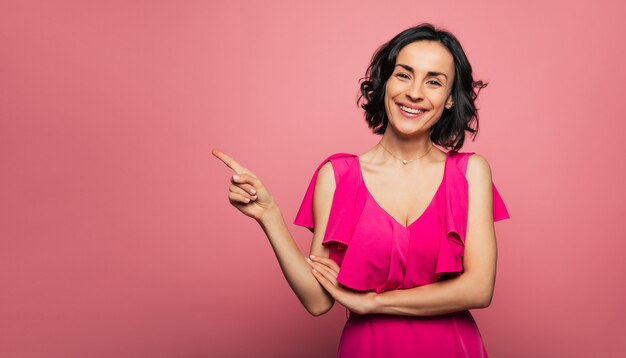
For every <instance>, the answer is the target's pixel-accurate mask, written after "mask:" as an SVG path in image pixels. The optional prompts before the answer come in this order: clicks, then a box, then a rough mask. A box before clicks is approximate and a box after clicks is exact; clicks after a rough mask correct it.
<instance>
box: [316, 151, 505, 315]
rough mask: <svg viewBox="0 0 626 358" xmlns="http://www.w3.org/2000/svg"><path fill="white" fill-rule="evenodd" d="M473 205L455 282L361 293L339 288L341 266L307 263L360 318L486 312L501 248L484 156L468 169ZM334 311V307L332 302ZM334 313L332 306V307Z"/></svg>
mask: <svg viewBox="0 0 626 358" xmlns="http://www.w3.org/2000/svg"><path fill="white" fill-rule="evenodd" d="M466 178H467V181H468V191H469V203H468V219H467V220H468V224H467V233H466V239H465V247H464V256H463V267H464V272H463V273H462V274H461V275H459V276H457V277H454V278H452V279H449V280H445V281H439V282H435V283H432V284H429V285H424V286H419V287H415V288H411V289H404V290H391V291H386V292H382V293H379V294H377V293H375V292H355V291H353V290H349V289H346V288H344V287H342V286H339V284H338V283H337V274H338V272H339V267H338V266H337V264H336V263H335V262H334V261H332V260H330V259H328V258H326V257H319V256H318V257H314V258H312V260H307V261H308V262H309V265H310V266H311V268H312V269H313V270H312V272H313V275H314V277H315V278H316V279H317V281H318V282H319V283H320V285H321V286H322V287H324V289H325V290H326V291H327V292H328V293H329V294H330V296H332V298H333V299H334V300H336V301H338V302H340V303H341V304H343V305H344V306H346V307H347V308H349V309H350V310H352V311H354V312H357V313H362V314H365V313H385V314H397V315H415V316H429V315H438V314H445V313H451V312H456V311H462V310H466V309H474V308H484V307H488V306H489V305H490V303H491V298H492V296H493V291H494V286H495V276H496V261H497V247H496V237H495V229H494V225H493V197H492V195H493V192H492V186H491V185H492V178H491V169H490V167H489V164H488V162H487V160H486V159H484V158H483V157H482V156H480V155H478V154H474V155H472V156H470V158H469V161H468V164H467V172H466ZM330 306H332V303H330ZM328 309H330V307H328Z"/></svg>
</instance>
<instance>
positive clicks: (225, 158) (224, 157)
mask: <svg viewBox="0 0 626 358" xmlns="http://www.w3.org/2000/svg"><path fill="white" fill-rule="evenodd" d="M211 153H212V154H213V155H214V156H216V157H217V158H218V159H219V160H221V161H222V162H224V164H226V165H227V166H228V167H229V168H231V169H232V170H234V171H235V172H236V173H237V174H243V173H246V172H247V173H250V171H249V170H246V168H244V167H243V166H242V165H241V164H239V163H237V162H236V161H235V160H234V159H233V158H231V157H230V156H228V155H226V153H224V152H222V151H220V150H218V149H215V148H214V149H213V150H212V151H211ZM250 174H252V173H250Z"/></svg>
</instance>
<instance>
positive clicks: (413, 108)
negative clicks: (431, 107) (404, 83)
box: [396, 103, 428, 119]
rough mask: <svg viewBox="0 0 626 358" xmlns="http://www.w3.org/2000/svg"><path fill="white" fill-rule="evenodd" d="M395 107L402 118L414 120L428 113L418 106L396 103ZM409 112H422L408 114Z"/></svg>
mask: <svg viewBox="0 0 626 358" xmlns="http://www.w3.org/2000/svg"><path fill="white" fill-rule="evenodd" d="M396 105H397V106H398V109H399V110H400V114H402V116H404V117H405V118H411V119H414V118H417V117H420V116H421V115H423V114H424V113H427V112H428V110H427V109H425V108H423V107H420V106H406V105H404V104H400V103H396ZM403 107H406V108H405V109H403ZM409 110H420V111H422V112H416V113H413V112H414V111H411V112H409Z"/></svg>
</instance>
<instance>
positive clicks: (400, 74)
mask: <svg viewBox="0 0 626 358" xmlns="http://www.w3.org/2000/svg"><path fill="white" fill-rule="evenodd" d="M402 76H404V77H402ZM396 77H400V78H406V79H408V78H409V76H407V75H406V74H405V73H398V74H396Z"/></svg>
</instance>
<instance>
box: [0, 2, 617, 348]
mask: <svg viewBox="0 0 626 358" xmlns="http://www.w3.org/2000/svg"><path fill="white" fill-rule="evenodd" d="M617 3H618V2H617V1H594V2H593V3H588V4H587V5H578V6H577V5H574V4H573V3H572V2H571V1H550V2H547V1H523V2H517V3H511V2H503V1H472V2H453V1H430V2H415V1H395V2H382V1H376V2H370V1H354V0H353V1H339V2H337V1H334V2H330V1H328V2H322V3H318V2H307V3H306V5H294V4H293V2H290V1H280V2H279V1H274V2H252V1H251V2H248V3H237V2H232V1H229V2H225V1H223V2H217V1H213V2H202V1H120V0H116V1H99V2H96V1H55V2H51V1H24V0H20V1H1V2H0V119H1V122H0V356H2V357H226V356H229V357H254V356H267V357H332V356H334V354H335V351H336V349H337V343H338V340H339V337H340V334H341V328H342V327H343V323H344V320H345V310H344V308H343V307H342V306H340V305H339V304H337V305H336V306H335V307H334V308H333V310H332V311H331V312H330V313H329V314H328V315H325V316H321V317H312V316H309V315H308V314H307V313H306V311H305V310H304V308H303V307H302V306H301V305H300V303H299V302H298V300H297V298H296V296H295V295H294V294H293V292H292V291H291V289H290V288H289V286H288V285H287V282H286V281H285V279H284V277H283V276H282V273H281V271H280V268H279V266H278V264H277V261H276V258H275V256H274V253H273V251H272V249H271V247H270V245H269V243H268V241H267V239H266V238H265V236H264V234H263V232H262V230H261V229H260V227H259V226H258V225H257V224H256V223H255V222H254V221H253V220H251V219H249V218H247V217H245V216H243V215H242V214H240V213H239V211H237V210H236V209H235V208H233V207H232V206H230V204H229V203H228V199H227V192H228V185H229V182H228V178H229V176H230V175H231V174H232V172H231V170H230V169H229V168H227V167H226V166H225V165H223V164H222V163H221V162H220V161H219V160H217V158H215V157H213V156H212V155H211V154H210V152H211V149H212V148H219V149H221V150H223V151H225V152H226V153H228V154H230V155H232V156H233V157H234V158H235V159H236V160H238V161H239V162H240V163H241V164H242V165H244V166H247V167H249V168H250V169H252V170H253V171H255V172H256V173H257V174H258V175H259V176H260V177H261V179H262V180H263V181H264V182H265V183H266V184H267V185H268V187H269V189H270V190H271V192H272V193H273V195H274V197H275V199H276V200H277V202H278V203H279V205H280V207H281V210H282V212H283V214H284V215H285V221H286V222H287V224H288V225H289V227H290V229H291V232H292V234H293V235H294V236H295V238H296V240H297V243H298V245H299V246H300V248H301V250H302V252H303V254H307V253H308V249H309V243H310V239H311V234H310V233H309V232H308V230H306V229H304V228H301V227H296V226H294V225H293V224H292V222H293V219H294V216H295V213H296V210H297V209H298V206H299V204H300V201H301V199H302V197H303V195H304V191H305V189H306V186H307V185H308V183H309V180H310V178H311V175H312V174H313V170H314V169H315V167H316V166H317V165H318V164H319V161H320V160H322V159H323V158H324V157H326V156H328V155H330V154H332V153H334V152H351V153H357V154H360V153H363V152H365V151H366V150H367V149H368V148H370V147H371V146H373V145H374V144H375V143H376V142H377V141H378V139H379V137H377V136H374V135H373V134H371V133H370V131H369V129H368V128H367V126H366V125H365V122H364V120H363V114H362V112H361V111H360V110H359V109H358V108H357V107H356V105H355V104H354V101H355V100H356V91H357V86H358V79H359V78H360V77H362V76H363V75H364V72H365V68H366V66H367V63H368V60H369V58H370V56H371V55H372V53H373V52H374V50H375V49H376V48H377V47H378V46H379V45H381V44H382V43H383V42H385V41H387V40H389V39H390V38H391V37H392V36H393V35H395V34H397V33H398V32H400V31H402V30H404V29H406V28H408V27H411V26H413V25H416V24H418V23H420V22H424V21H428V22H432V23H434V24H436V25H443V26H445V27H446V28H447V29H449V30H450V31H452V32H453V33H454V34H456V35H457V36H458V38H459V39H460V41H461V43H462V44H463V46H464V48H465V50H466V53H467V55H468V57H469V59H470V61H471V63H472V65H473V66H474V70H475V73H476V78H477V79H482V80H485V81H487V82H490V84H489V86H488V87H487V88H485V89H484V90H483V91H482V92H481V94H480V97H479V98H480V100H479V103H478V105H479V108H480V119H481V131H480V135H479V137H478V140H477V141H476V142H473V143H472V142H469V141H468V142H467V144H466V146H465V147H464V148H463V149H462V150H464V151H476V152H478V153H480V154H482V155H483V156H485V157H486V158H487V159H488V160H489V162H490V164H491V166H492V171H493V177H494V182H495V183H496V185H497V186H498V189H499V191H500V193H501V195H502V197H503V198H504V200H505V202H506V203H507V205H508V208H509V212H510V214H511V217H512V219H511V220H506V221H503V222H499V223H498V224H496V227H497V233H498V242H499V245H498V246H499V258H498V264H499V265H498V278H497V286H496V292H495V296H494V300H493V302H492V305H491V306H490V307H489V308H488V309H485V310H474V311H473V314H474V316H475V318H476V320H477V322H478V325H479V327H480V330H481V333H482V335H483V338H484V340H485V344H486V345H487V348H488V350H489V352H490V355H491V356H492V357H557V356H560V357H590V356H597V357H601V356H602V357H609V356H613V357H614V356H624V355H625V354H626V341H625V340H624V339H623V337H624V334H625V333H626V329H625V326H626V323H625V322H626V310H625V309H624V302H625V301H626V290H625V288H624V273H625V269H624V252H625V250H626V236H625V234H624V226H625V225H624V223H625V222H626V220H624V218H623V215H624V213H625V212H626V210H625V209H626V208H625V206H626V200H625V199H626V198H625V197H626V195H625V189H624V186H623V183H624V181H625V180H626V175H625V168H624V164H623V163H624V160H623V158H622V157H623V155H624V154H626V153H625V151H624V149H623V143H624V132H625V131H626V125H625V124H624V114H623V104H624V98H623V96H624V93H626V91H625V90H626V88H625V87H626V86H625V85H624V81H625V80H626V69H625V66H624V63H625V59H626V56H625V52H626V47H625V45H624V40H623V35H624V34H625V33H626V28H625V26H624V23H623V22H622V21H621V20H622V19H623V14H624V10H625V9H624V6H623V5H617Z"/></svg>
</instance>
